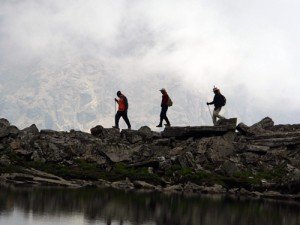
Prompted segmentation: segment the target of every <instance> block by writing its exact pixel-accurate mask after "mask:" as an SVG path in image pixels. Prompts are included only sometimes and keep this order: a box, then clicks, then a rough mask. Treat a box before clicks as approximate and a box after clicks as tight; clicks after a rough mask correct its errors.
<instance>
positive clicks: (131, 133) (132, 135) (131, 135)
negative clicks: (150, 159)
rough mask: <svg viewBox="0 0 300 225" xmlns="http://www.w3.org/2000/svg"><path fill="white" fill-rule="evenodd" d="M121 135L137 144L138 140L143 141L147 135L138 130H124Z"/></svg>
mask: <svg viewBox="0 0 300 225" xmlns="http://www.w3.org/2000/svg"><path fill="white" fill-rule="evenodd" d="M121 137H122V138H124V139H126V140H127V141H129V143H131V144H135V143H137V142H142V141H143V140H144V138H145V137H146V136H145V134H144V133H141V132H139V131H136V130H122V131H121Z"/></svg>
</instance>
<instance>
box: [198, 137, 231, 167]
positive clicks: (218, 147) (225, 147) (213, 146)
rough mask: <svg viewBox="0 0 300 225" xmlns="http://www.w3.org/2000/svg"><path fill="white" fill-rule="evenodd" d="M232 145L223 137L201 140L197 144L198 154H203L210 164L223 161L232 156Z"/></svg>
mask: <svg viewBox="0 0 300 225" xmlns="http://www.w3.org/2000/svg"><path fill="white" fill-rule="evenodd" d="M234 150H235V149H234V145H233V143H232V142H228V141H227V140H226V139H224V138H223V137H210V138H202V139H201V140H200V141H199V142H198V150H197V152H198V154H199V153H200V154H204V155H205V157H206V158H207V159H208V161H210V162H213V163H214V162H220V161H224V160H225V159H226V157H228V156H229V155H231V154H233V152H234Z"/></svg>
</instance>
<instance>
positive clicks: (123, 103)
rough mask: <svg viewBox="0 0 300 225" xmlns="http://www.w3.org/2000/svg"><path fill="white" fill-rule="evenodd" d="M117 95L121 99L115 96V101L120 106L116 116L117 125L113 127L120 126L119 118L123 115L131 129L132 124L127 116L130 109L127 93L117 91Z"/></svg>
mask: <svg viewBox="0 0 300 225" xmlns="http://www.w3.org/2000/svg"><path fill="white" fill-rule="evenodd" d="M117 96H118V97H119V100H118V99H116V98H115V101H116V102H117V103H118V105H119V108H118V111H117V113H116V116H115V126H113V128H119V120H120V118H121V117H123V119H124V121H125V122H126V124H127V126H128V129H129V130H130V129H131V125H130V122H129V119H128V116H127V110H128V101H127V98H126V96H125V95H123V94H122V93H121V91H118V92H117Z"/></svg>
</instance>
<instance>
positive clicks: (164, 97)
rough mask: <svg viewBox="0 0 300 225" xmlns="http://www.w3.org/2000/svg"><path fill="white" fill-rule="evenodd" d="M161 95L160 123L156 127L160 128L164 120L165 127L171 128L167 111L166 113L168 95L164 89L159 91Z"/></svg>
mask: <svg viewBox="0 0 300 225" xmlns="http://www.w3.org/2000/svg"><path fill="white" fill-rule="evenodd" d="M159 91H160V92H161V93H162V99H161V105H160V106H161V112H160V122H159V124H158V125H157V126H156V127H162V122H163V120H165V121H166V122H167V123H166V124H165V126H168V127H169V126H171V124H170V121H169V119H168V117H167V111H168V108H169V106H168V102H169V95H168V93H167V91H166V89H164V88H162V89H161V90H159Z"/></svg>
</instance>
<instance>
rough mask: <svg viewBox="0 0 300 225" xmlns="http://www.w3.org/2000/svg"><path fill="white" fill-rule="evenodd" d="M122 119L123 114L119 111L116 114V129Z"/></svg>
mask: <svg viewBox="0 0 300 225" xmlns="http://www.w3.org/2000/svg"><path fill="white" fill-rule="evenodd" d="M120 118H121V112H120V111H118V112H117V113H116V116H115V126H116V127H119V120H120Z"/></svg>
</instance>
